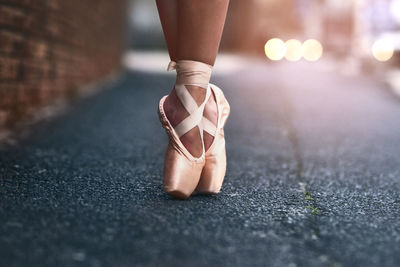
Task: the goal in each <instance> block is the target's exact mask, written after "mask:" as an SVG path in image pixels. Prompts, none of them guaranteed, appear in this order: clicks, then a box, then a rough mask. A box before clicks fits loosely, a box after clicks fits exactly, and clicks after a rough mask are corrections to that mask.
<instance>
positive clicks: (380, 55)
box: [372, 39, 394, 61]
mask: <svg viewBox="0 0 400 267" xmlns="http://www.w3.org/2000/svg"><path fill="white" fill-rule="evenodd" d="M393 50H394V48H393V45H392V43H391V42H390V41H388V40H385V39H379V40H376V41H375V42H374V44H373V45H372V55H374V58H376V60H378V61H388V60H389V59H390V58H391V57H392V56H393Z"/></svg>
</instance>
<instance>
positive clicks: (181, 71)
mask: <svg viewBox="0 0 400 267" xmlns="http://www.w3.org/2000/svg"><path fill="white" fill-rule="evenodd" d="M176 69H177V80H176V84H175V91H176V94H177V96H178V98H179V100H180V101H181V103H182V105H183V106H184V107H185V109H186V111H187V112H188V113H189V116H188V117H186V118H185V119H184V120H182V121H181V122H180V123H179V124H178V125H176V126H175V128H174V127H172V125H171V123H170V121H169V120H168V118H167V116H166V115H165V111H164V101H165V99H166V97H167V96H164V97H163V98H161V100H160V104H159V107H158V114H159V118H160V121H161V124H162V126H163V127H164V128H165V130H166V132H167V134H168V137H169V143H168V147H167V152H166V155H165V162H164V172H163V175H164V177H163V186H164V190H165V191H166V192H167V193H168V194H169V195H171V196H173V197H175V198H180V199H186V198H188V197H189V196H190V195H191V194H192V193H193V191H194V190H195V188H196V186H197V185H198V183H199V180H200V176H201V174H202V171H203V167H204V166H205V163H206V161H205V149H204V141H203V124H202V118H203V111H204V106H205V104H206V103H207V101H208V99H209V97H210V95H211V89H210V86H209V85H208V82H209V80H210V76H211V69H212V67H211V66H210V65H207V64H204V63H201V62H196V61H191V60H180V61H178V62H177V63H176ZM186 85H194V86H198V87H202V88H204V89H205V90H206V97H205V99H204V101H203V103H202V104H201V105H200V106H197V103H196V101H195V100H194V99H193V97H192V96H191V94H190V93H189V91H188V90H187V88H186ZM194 127H198V128H199V132H200V138H201V142H202V144H203V152H202V155H201V156H200V157H198V158H196V157H194V156H193V155H192V154H190V152H189V151H188V150H187V149H186V148H185V146H184V145H183V144H182V142H181V140H180V139H179V138H180V137H181V136H183V135H184V134H185V133H187V132H188V131H190V130H191V129H193V128H194Z"/></svg>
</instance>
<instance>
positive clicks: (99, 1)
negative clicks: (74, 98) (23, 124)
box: [0, 0, 124, 131]
mask: <svg viewBox="0 0 400 267" xmlns="http://www.w3.org/2000/svg"><path fill="white" fill-rule="evenodd" d="M123 9H124V1H123V0H113V1H110V0H8V1H7V0H5V1H4V0H0V131H1V130H2V129H4V128H9V127H13V126H14V125H15V124H16V123H17V122H19V121H21V120H24V119H26V118H29V117H30V116H31V115H32V114H34V113H35V112H37V111H38V110H40V108H41V107H44V106H48V105H51V104H54V103H56V102H57V100H59V99H62V98H64V99H65V98H67V97H68V96H71V95H75V94H76V93H77V92H78V91H79V90H82V88H84V85H85V84H88V83H90V82H93V81H96V80H99V79H100V78H102V77H105V76H106V75H108V74H110V73H112V72H113V71H115V70H117V69H118V68H119V64H120V58H121V56H120V54H121V51H122V38H121V36H122V31H123V27H122V25H123V22H124V11H123Z"/></svg>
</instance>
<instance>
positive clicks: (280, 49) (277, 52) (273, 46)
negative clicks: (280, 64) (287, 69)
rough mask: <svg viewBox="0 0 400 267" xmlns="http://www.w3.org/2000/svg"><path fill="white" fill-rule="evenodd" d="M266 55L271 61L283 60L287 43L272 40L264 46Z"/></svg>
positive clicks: (277, 39)
mask: <svg viewBox="0 0 400 267" xmlns="http://www.w3.org/2000/svg"><path fill="white" fill-rule="evenodd" d="M264 50H265V55H266V56H267V57H268V58H269V59H271V60H281V59H282V58H283V57H284V56H285V53H286V46H285V43H284V42H283V41H282V40H281V39H279V38H272V39H270V40H268V42H267V43H266V44H265V46H264Z"/></svg>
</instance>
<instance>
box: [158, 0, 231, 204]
mask: <svg viewBox="0 0 400 267" xmlns="http://www.w3.org/2000/svg"><path fill="white" fill-rule="evenodd" d="M156 2H157V8H158V11H159V15H160V19H161V23H162V27H163V31H164V35H165V39H166V42H167V46H168V51H169V55H170V58H171V63H170V66H169V68H170V69H176V71H177V80H176V84H175V86H174V88H173V89H172V91H171V92H170V94H169V95H167V96H165V97H163V98H162V99H161V101H160V106H159V115H160V120H161V122H162V124H163V127H164V128H165V129H166V130H167V133H168V135H169V145H168V148H167V153H166V158H165V163H164V179H163V184H164V189H165V190H166V192H167V193H169V194H170V195H172V196H173V197H176V198H183V199H184V198H187V197H189V196H190V195H191V194H192V193H193V192H194V191H197V192H202V193H210V194H212V193H217V192H219V190H220V188H221V185H222V182H223V179H224V176H225V169H226V155H225V139H224V132H223V127H224V124H225V122H226V119H227V118H228V115H229V104H228V102H227V101H226V99H225V97H224V94H223V93H222V91H221V90H220V89H219V88H218V87H217V86H215V85H212V84H210V83H209V81H210V76H211V71H212V67H213V65H214V62H215V58H216V55H217V52H218V47H219V44H220V40H221V35H222V30H223V26H224V22H225V18H226V12H227V8H228V2H229V0H201V1H196V0H157V1H156Z"/></svg>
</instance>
